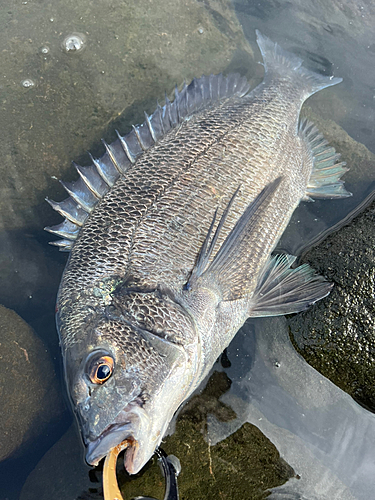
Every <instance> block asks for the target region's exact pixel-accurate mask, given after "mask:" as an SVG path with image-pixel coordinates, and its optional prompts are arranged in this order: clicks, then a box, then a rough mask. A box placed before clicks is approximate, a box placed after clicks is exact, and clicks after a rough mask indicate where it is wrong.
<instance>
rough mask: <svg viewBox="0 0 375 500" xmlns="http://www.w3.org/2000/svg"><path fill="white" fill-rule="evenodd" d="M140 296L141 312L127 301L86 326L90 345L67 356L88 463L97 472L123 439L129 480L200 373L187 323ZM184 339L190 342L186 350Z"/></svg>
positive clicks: (75, 346) (165, 305)
mask: <svg viewBox="0 0 375 500" xmlns="http://www.w3.org/2000/svg"><path fill="white" fill-rule="evenodd" d="M133 295H134V294H133ZM138 295H139V296H140V297H138V299H139V301H138V305H137V304H134V302H136V299H137V298H135V297H129V296H128V297H127V302H126V300H124V301H123V302H122V303H121V304H119V302H117V304H116V306H114V305H111V306H110V307H107V308H106V313H105V314H104V315H99V316H98V317H96V318H95V319H94V320H91V321H88V322H86V323H85V324H84V325H82V326H81V328H82V329H83V330H85V335H83V336H82V337H81V338H82V339H85V340H81V342H76V343H72V344H71V345H69V346H68V347H67V348H66V350H65V353H64V362H65V373H66V381H67V386H68V391H69V393H70V398H71V401H72V404H73V408H74V410H75V413H76V416H77V419H78V422H79V425H80V428H81V433H82V437H83V441H84V444H85V446H86V461H87V462H88V463H89V464H92V465H96V464H97V463H98V462H99V461H100V460H101V458H103V457H104V456H106V455H107V454H108V453H109V451H110V450H111V449H112V448H113V447H115V446H117V445H118V444H119V443H121V442H122V441H124V440H125V439H126V440H128V442H129V443H130V446H129V447H128V449H127V451H126V457H125V467H126V469H127V471H128V472H129V473H131V474H135V473H137V472H138V471H139V470H140V469H142V467H143V466H144V465H145V464H146V463H147V461H148V460H149V459H150V458H151V456H152V454H153V453H154V451H155V448H156V447H157V446H158V445H159V444H160V442H161V439H162V438H163V435H164V434H165V432H166V430H167V428H168V425H169V423H170V421H171V419H172V417H173V414H174V413H175V411H176V410H177V408H178V407H179V405H180V404H181V403H182V402H183V401H184V399H185V398H186V394H187V393H188V392H189V388H190V387H191V385H192V381H193V379H194V375H195V372H196V369H197V366H196V365H197V353H196V350H197V346H196V343H194V340H193V339H194V337H195V331H194V326H193V324H192V322H191V321H190V320H189V318H188V316H187V315H186V314H184V313H183V311H181V308H180V307H178V306H177V305H176V304H171V303H169V302H171V301H169V302H168V301H165V300H164V299H159V298H158V300H157V301H156V300H155V297H152V298H151V296H150V295H148V296H146V297H144V296H143V297H142V296H141V295H142V294H138ZM129 301H130V302H132V304H130V305H131V306H132V307H129ZM155 304H156V305H157V307H155ZM132 308H133V309H135V310H132ZM129 309H130V311H129ZM140 311H142V315H141V314H140ZM145 311H146V314H144V313H145ZM147 313H148V314H147ZM183 338H184V339H189V338H190V339H191V340H192V341H191V342H190V344H189V343H187V344H188V345H186V343H185V344H183V343H182V341H181V339H183Z"/></svg>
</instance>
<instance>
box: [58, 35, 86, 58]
mask: <svg viewBox="0 0 375 500" xmlns="http://www.w3.org/2000/svg"><path fill="white" fill-rule="evenodd" d="M85 45H86V37H85V35H83V34H82V33H71V34H70V35H68V36H66V37H65V38H64V40H63V42H62V49H63V51H64V52H66V53H67V54H72V53H77V52H81V51H82V50H83V49H84V47H85Z"/></svg>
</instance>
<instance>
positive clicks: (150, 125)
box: [144, 111, 156, 142]
mask: <svg viewBox="0 0 375 500" xmlns="http://www.w3.org/2000/svg"><path fill="white" fill-rule="evenodd" d="M144 115H145V118H146V123H147V127H148V130H149V132H150V134H151V137H152V139H153V141H154V142H156V136H155V131H154V129H153V127H152V123H151V121H150V117H149V116H148V114H147V113H146V111H144Z"/></svg>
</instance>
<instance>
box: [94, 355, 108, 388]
mask: <svg viewBox="0 0 375 500" xmlns="http://www.w3.org/2000/svg"><path fill="white" fill-rule="evenodd" d="M113 367H114V362H113V358H111V356H101V357H100V358H99V359H98V360H96V361H95V363H94V364H93V366H92V368H91V370H90V373H89V377H90V380H91V382H92V383H93V384H103V383H104V382H106V381H107V380H108V379H109V378H110V376H111V375H112V373H113Z"/></svg>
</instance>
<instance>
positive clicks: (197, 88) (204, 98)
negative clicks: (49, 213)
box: [45, 73, 250, 251]
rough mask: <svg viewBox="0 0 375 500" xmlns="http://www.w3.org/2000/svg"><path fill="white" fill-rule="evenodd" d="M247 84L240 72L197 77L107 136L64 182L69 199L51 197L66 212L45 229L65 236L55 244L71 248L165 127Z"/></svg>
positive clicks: (237, 92)
mask: <svg viewBox="0 0 375 500" xmlns="http://www.w3.org/2000/svg"><path fill="white" fill-rule="evenodd" d="M249 88H250V85H249V83H248V82H247V80H246V78H245V77H243V76H240V75H239V74H237V73H231V74H229V75H228V76H227V77H224V76H223V75H221V74H219V75H210V76H202V77H201V78H194V80H193V81H192V82H191V83H190V84H189V85H186V83H184V86H183V88H182V90H181V91H180V92H179V91H178V89H177V87H176V90H175V99H174V101H173V102H171V101H170V100H169V99H168V98H167V97H166V98H165V104H164V106H160V105H158V106H157V108H156V110H155V111H154V113H153V114H152V115H150V116H149V115H147V114H146V113H145V118H146V119H145V121H144V122H143V123H142V124H141V125H137V126H135V127H133V129H132V130H131V131H130V132H129V133H128V134H126V135H124V136H121V135H120V134H119V133H117V136H118V139H116V140H115V141H114V142H113V143H112V144H107V143H106V142H104V141H103V143H104V146H105V150H106V151H105V153H104V155H103V156H102V157H101V158H99V159H94V158H93V157H92V156H91V155H90V157H91V161H92V164H91V165H89V166H88V167H81V166H79V165H76V164H74V166H75V168H76V169H77V171H78V173H79V175H80V177H79V179H78V180H77V181H75V182H73V183H69V184H68V183H63V182H62V185H63V186H64V187H65V189H66V191H67V192H68V194H69V195H70V196H69V198H67V199H65V200H63V201H62V202H54V201H52V200H48V199H47V201H48V202H49V204H50V205H51V206H52V208H53V209H54V210H56V211H57V212H59V213H60V214H61V215H63V216H64V217H66V220H65V222H63V223H62V224H58V225H57V226H52V227H46V228H45V229H46V231H49V232H51V233H54V234H58V235H59V236H61V237H63V238H64V239H63V240H61V241H60V240H59V241H57V242H52V244H53V245H56V246H58V247H59V248H60V250H62V251H67V250H70V249H71V248H72V245H73V243H74V240H75V239H76V238H77V236H78V233H79V228H80V226H82V225H83V224H84V222H85V220H86V219H87V217H88V214H89V213H90V212H91V211H92V210H93V208H94V207H95V205H96V204H97V203H98V202H99V200H100V199H101V198H103V196H104V195H105V194H106V193H107V192H108V191H109V190H110V188H111V187H112V186H113V185H114V183H115V182H116V181H117V179H118V178H119V177H120V176H121V175H122V174H124V173H125V172H126V171H127V170H128V168H129V167H130V166H131V165H132V164H133V163H134V162H135V161H136V160H137V158H139V156H140V155H141V154H142V153H143V152H144V151H146V150H147V149H149V148H150V147H151V146H153V145H154V144H155V142H157V141H158V140H160V139H161V138H162V137H163V136H164V135H165V134H166V133H167V132H169V131H170V130H171V129H173V128H175V127H176V126H177V125H179V124H180V123H181V122H183V121H184V120H185V119H186V118H187V117H188V116H190V115H191V114H193V113H195V112H197V111H199V110H202V109H203V108H204V107H206V106H208V105H210V104H211V103H213V102H215V101H218V100H220V99H223V98H227V97H230V96H234V95H236V96H240V97H242V96H243V95H245V94H246V93H247V92H248V90H249ZM74 226H76V227H74Z"/></svg>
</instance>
